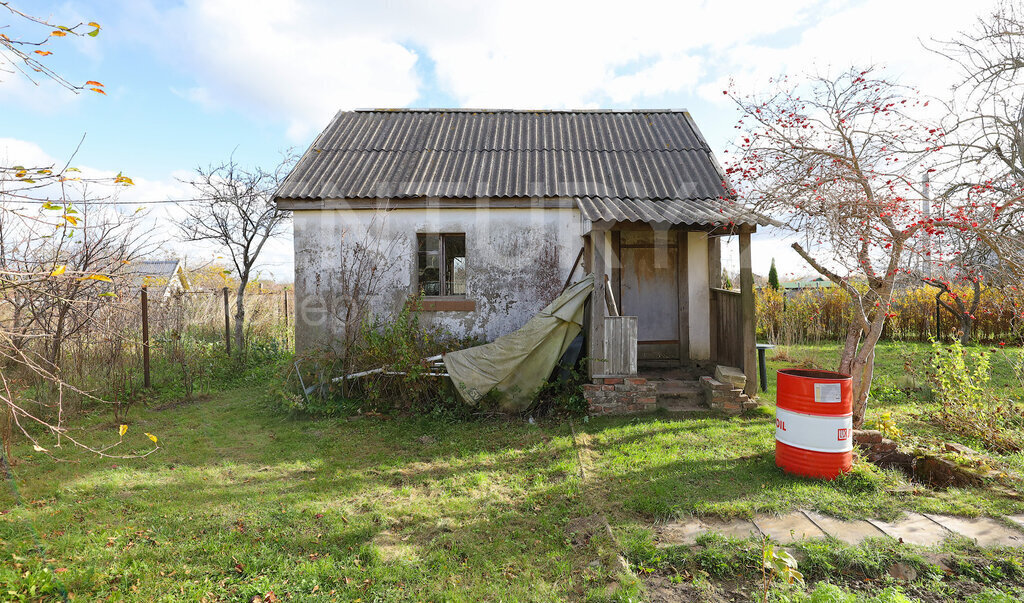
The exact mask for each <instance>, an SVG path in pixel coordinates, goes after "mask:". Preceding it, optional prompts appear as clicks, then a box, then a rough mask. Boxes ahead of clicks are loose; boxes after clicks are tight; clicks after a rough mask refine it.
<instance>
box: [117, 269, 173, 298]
mask: <svg viewBox="0 0 1024 603" xmlns="http://www.w3.org/2000/svg"><path fill="white" fill-rule="evenodd" d="M125 276H126V277H127V286H128V288H129V289H130V290H131V291H132V293H133V294H134V293H135V292H137V291H138V290H139V289H141V288H142V287H146V291H147V294H148V295H149V299H152V300H163V299H167V298H169V297H171V296H172V295H174V294H175V293H180V292H182V291H185V290H186V289H187V288H188V283H187V281H186V280H185V272H184V267H183V266H182V264H181V260H138V261H135V262H132V263H130V264H128V265H127V266H125Z"/></svg>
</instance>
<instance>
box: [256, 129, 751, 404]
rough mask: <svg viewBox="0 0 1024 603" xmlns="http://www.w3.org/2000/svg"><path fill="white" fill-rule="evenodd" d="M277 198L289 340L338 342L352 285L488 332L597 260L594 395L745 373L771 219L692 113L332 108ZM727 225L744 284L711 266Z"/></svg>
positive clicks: (393, 303) (512, 325)
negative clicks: (740, 188)
mask: <svg viewBox="0 0 1024 603" xmlns="http://www.w3.org/2000/svg"><path fill="white" fill-rule="evenodd" d="M275 200H276V203H277V206H278V207H279V208H280V209H283V210H290V211H292V212H293V214H294V222H293V223H294V245H295V299H296V321H295V338H296V345H297V347H298V348H299V349H309V348H312V347H315V346H318V345H323V344H328V345H329V344H330V343H331V342H332V341H338V340H339V339H340V338H341V337H342V333H343V331H344V329H345V325H346V315H347V314H351V307H352V305H353V304H354V303H356V302H358V303H360V304H364V305H365V306H367V307H368V311H369V312H372V313H373V314H375V315H378V316H379V315H388V314H392V313H395V312H397V311H399V310H400V309H401V308H402V306H403V304H406V303H407V301H408V300H409V299H410V297H412V296H415V295H421V296H422V297H421V303H420V306H419V312H420V314H421V320H424V321H429V322H432V323H434V324H437V325H440V326H442V327H444V328H446V329H447V330H449V331H451V332H453V333H455V334H458V335H464V336H476V337H479V338H481V339H485V340H493V339H494V338H496V337H499V336H502V335H505V334H508V333H510V332H512V331H514V330H516V329H518V328H519V327H521V326H522V325H523V324H524V323H526V322H527V320H528V319H530V317H531V316H533V315H534V314H535V313H537V312H538V311H539V310H541V309H542V308H544V307H545V306H546V305H547V304H548V303H549V302H551V301H552V300H553V299H555V298H556V297H557V296H558V295H559V292H560V291H562V290H563V289H564V288H565V287H566V286H568V285H569V284H570V283H572V282H575V281H578V280H580V279H582V278H583V277H584V276H585V275H586V274H589V273H593V274H595V275H596V278H595V281H594V282H595V285H594V291H593V293H592V294H591V300H590V303H589V306H588V309H587V311H586V317H587V323H588V324H586V325H585V327H584V333H585V335H586V338H587V340H588V342H587V346H588V347H587V348H586V350H587V352H586V353H587V355H588V356H589V358H590V372H591V374H592V375H593V377H594V379H595V383H596V384H597V386H596V389H595V388H594V387H592V388H590V389H588V392H607V391H610V389H616V388H609V387H608V386H609V385H615V386H617V388H618V389H617V391H618V390H626V391H625V393H624V395H623V396H618V399H617V400H611V401H609V403H608V404H605V405H604V406H607V410H608V411H609V412H614V411H626V410H646V409H648V407H651V408H653V403H652V402H651V401H650V399H649V398H648V397H646V396H650V395H651V394H649V393H645V392H649V391H650V389H649V388H648V387H647V386H646V385H645V379H644V376H645V375H662V376H666V375H667V376H669V377H673V376H674V377H679V378H688V379H691V380H692V379H694V378H696V377H697V376H700V375H701V374H706V375H710V374H711V373H713V372H714V371H715V365H723V366H729V367H739V368H741V369H742V373H745V374H746V375H747V379H746V384H745V388H746V390H747V392H748V393H752V392H753V390H754V386H755V385H756V384H755V383H754V381H755V379H754V375H755V366H754V362H755V361H754V357H755V346H754V303H753V300H754V297H753V294H754V288H753V282H752V275H751V270H750V235H751V233H752V232H754V231H755V229H756V228H757V226H758V225H759V224H761V225H764V224H766V223H767V221H766V220H765V219H764V218H762V217H759V216H757V215H755V214H753V213H751V212H750V211H748V210H747V209H745V208H744V207H742V206H741V205H740V204H738V203H737V201H736V199H735V198H734V197H733V196H732V195H731V194H730V192H729V190H728V187H727V186H726V184H725V175H724V174H723V172H722V170H721V168H720V167H719V165H718V163H717V162H716V160H715V158H714V156H713V155H712V152H711V149H710V147H709V146H708V144H707V142H706V141H705V140H704V138H703V136H702V135H701V133H700V131H699V130H698V128H697V126H696V124H695V123H694V121H693V118H692V117H691V116H690V114H689V113H688V112H687V111H676V110H643V111H639V110H638V111H603V110H602V111H511V110H466V109H454V110H448V109H423V110H421V109H399V110H365V111H344V112H339V113H338V114H337V115H336V116H335V117H334V119H333V121H331V123H330V124H329V125H328V126H327V128H326V129H325V130H324V131H323V132H322V133H321V134H320V135H319V136H318V137H317V138H316V140H315V141H314V142H313V144H312V145H311V146H310V147H309V149H308V150H307V151H306V153H305V154H304V155H303V156H302V158H301V159H300V161H299V162H298V164H297V165H296V166H295V168H294V169H293V171H292V172H291V174H290V175H289V176H288V177H287V178H286V179H285V181H284V182H283V183H282V185H281V187H280V188H279V190H278V191H277V193H276V197H275ZM733 235H736V236H735V238H730V239H728V240H732V241H734V240H736V239H738V242H739V254H740V268H741V269H740V285H741V291H740V292H736V291H726V290H723V289H721V282H720V280H721V276H720V275H721V274H722V270H721V243H722V241H723V238H725V237H732V236H733ZM629 316H633V317H636V318H635V319H632V320H633V322H632V323H628V322H627V323H622V322H621V321H620V320H619V319H620V318H621V317H629ZM623 325H625V327H623ZM623 338H625V341H627V342H628V341H629V340H630V339H633V340H635V345H634V346H633V348H632V349H633V350H635V356H631V354H634V352H632V351H625V352H621V353H620V350H619V349H618V346H619V345H620V343H619V342H621V341H623ZM625 345H626V347H629V344H628V343H627V344H625ZM623 355H624V356H623ZM637 371H639V376H636V375H635V373H636V372H637ZM630 375H633V378H631V379H629V380H628V382H629V383H623V382H622V381H621V378H622V377H623V376H630ZM741 377H742V375H741ZM630 383H632V384H636V385H637V387H638V389H637V391H628V390H629V389H630V385H629V384H630ZM602 386H604V387H602ZM733 391H735V389H734V390H733ZM594 395H595V401H592V405H596V406H597V407H598V410H599V411H601V410H602V409H603V408H604V406H602V404H604V403H602V402H601V401H600V400H596V398H602V397H604V398H611V397H614V396H611V394H608V395H605V394H601V395H598V394H597V393H595V394H594ZM619 402H621V403H622V404H621V405H620V404H619Z"/></svg>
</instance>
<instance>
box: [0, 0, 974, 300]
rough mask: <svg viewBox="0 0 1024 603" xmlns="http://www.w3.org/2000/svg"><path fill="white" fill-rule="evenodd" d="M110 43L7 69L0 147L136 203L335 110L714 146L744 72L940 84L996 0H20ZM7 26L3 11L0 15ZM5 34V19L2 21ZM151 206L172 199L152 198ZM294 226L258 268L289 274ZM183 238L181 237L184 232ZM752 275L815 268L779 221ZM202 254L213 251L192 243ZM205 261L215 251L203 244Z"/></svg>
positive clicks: (157, 211)
mask: <svg viewBox="0 0 1024 603" xmlns="http://www.w3.org/2000/svg"><path fill="white" fill-rule="evenodd" d="M12 4H14V5H15V6H17V7H18V8H20V9H21V10H23V11H27V12H30V13H32V14H34V15H36V16H43V17H49V18H52V19H53V20H55V21H57V22H59V23H64V24H68V25H73V24H75V23H79V22H89V21H96V22H99V23H100V24H101V25H102V32H101V34H100V35H99V36H97V37H96V38H88V37H86V38H83V39H77V40H70V39H69V40H67V41H65V40H60V41H58V42H59V43H57V44H54V45H53V46H52V47H49V48H50V50H52V51H53V52H54V54H53V55H52V56H50V57H47V60H48V61H49V63H48V64H52V66H53V67H54V68H55V69H57V70H58V71H59V72H61V73H62V74H63V75H65V76H66V77H67V78H68V79H69V80H72V81H76V82H79V81H81V82H84V81H86V80H98V81H100V82H102V83H103V84H104V85H105V87H106V91H107V95H106V96H101V95H98V94H94V93H89V92H85V93H82V94H78V95H75V94H72V93H69V92H68V91H66V90H63V89H61V88H59V87H57V86H56V85H53V84H52V83H47V82H43V83H41V84H40V85H35V84H33V83H31V82H29V81H27V80H25V79H24V78H22V77H20V76H16V75H13V74H10V73H7V72H3V71H0V158H4V159H5V160H6V161H7V162H14V163H21V164H25V165H29V164H39V163H45V162H53V161H62V160H65V159H66V158H67V157H68V156H69V155H70V154H71V153H72V152H73V151H74V150H75V148H76V146H77V145H78V143H79V140H80V139H81V138H82V136H83V134H84V135H85V141H84V143H83V144H82V147H81V150H80V151H79V153H78V155H77V157H76V158H75V164H76V165H79V166H84V167H88V168H93V169H96V170H106V171H110V172H111V173H115V172H118V171H121V172H124V173H125V174H128V175H130V176H132V177H133V178H134V179H135V181H136V183H137V184H138V185H137V186H136V187H134V188H133V189H131V190H128V191H125V192H124V193H123V194H122V200H124V201H125V202H127V203H136V202H138V201H144V200H149V201H152V200H163V199H174V198H182V197H187V196H188V189H187V187H184V186H182V185H181V184H180V183H179V182H178V180H177V179H178V178H181V177H184V176H187V174H188V172H189V171H190V170H192V169H194V168H195V167H196V166H198V165H207V164H209V163H211V162H219V161H221V160H224V159H225V158H227V157H228V156H229V155H231V154H232V153H234V156H235V158H236V159H237V160H238V161H240V162H242V163H245V164H250V165H264V166H272V165H273V164H275V163H276V161H277V160H278V159H279V157H280V153H281V152H282V150H284V149H287V148H289V147H297V148H298V149H299V150H304V149H305V148H306V147H307V146H308V145H309V144H310V142H311V141H312V139H313V137H314V136H315V135H316V134H317V133H318V132H319V131H320V129H322V128H323V127H324V126H325V125H326V124H327V122H328V120H329V119H330V117H331V116H332V115H333V114H334V113H335V112H336V111H337V110H339V109H352V108H361V107H478V108H534V109H564V108H613V109H632V108H687V109H689V110H690V111H691V112H692V114H693V115H694V117H695V119H696V120H697V123H698V124H699V125H700V127H701V129H702V130H703V132H704V134H705V135H706V136H707V138H708V139H709V143H710V144H711V146H712V148H713V149H715V150H716V151H717V152H721V151H722V150H723V149H725V148H727V147H728V146H729V144H730V141H731V138H732V136H733V132H734V130H733V126H734V125H735V119H736V113H735V110H734V109H733V108H732V107H731V106H730V105H729V104H728V99H727V98H725V97H724V96H723V95H722V90H723V89H724V88H726V87H727V86H728V83H729V81H730V80H733V81H734V82H735V83H736V86H737V88H738V89H739V90H747V91H756V89H757V87H758V86H759V85H761V84H763V82H765V81H766V80H767V78H769V77H771V76H772V75H776V74H780V73H788V74H800V73H807V72H829V71H839V70H842V69H844V68H846V67H849V66H851V65H858V66H859V65H866V64H871V63H875V64H882V65H885V66H886V67H887V68H888V71H889V74H890V76H892V77H896V78H898V79H900V80H902V81H903V82H905V83H908V84H912V85H915V86H917V87H919V88H921V90H922V91H923V92H925V93H928V94H934V95H937V96H942V95H943V94H944V93H945V91H946V90H947V89H948V87H949V85H950V84H951V83H952V81H953V79H954V74H953V73H952V72H951V70H950V68H949V65H947V64H946V63H945V62H944V61H943V60H942V59H940V58H939V57H937V56H936V55H934V54H932V53H930V52H928V51H927V50H926V49H925V48H924V47H923V43H927V42H928V41H929V40H930V39H933V38H937V39H946V38H949V37H952V36H954V35H955V34H956V33H957V32H958V31H961V30H964V29H967V28H969V27H970V26H971V25H972V23H973V22H974V20H975V19H976V18H977V17H978V16H980V15H981V13H983V12H985V10H986V9H987V7H988V6H989V4H988V3H987V2H981V3H972V2H951V1H945V0H931V1H926V0H860V1H842V0H823V1H809V0H808V1H804V0H777V1H774V2H763V1H757V2H753V1H745V0H733V1H728V2H725V1H709V2H695V1H681V0H676V1H673V2H637V1H634V2H629V3H626V2H605V1H603V0H590V1H587V2H580V3H569V2H564V3H563V2H558V1H557V0H556V1H552V0H546V1H543V2H534V1H530V0H515V1H505V0H489V1H487V2H475V3H470V2H459V1H452V0H435V1H432V2H412V1H410V2H388V1H385V2H369V1H365V0H364V1H362V2H341V1H331V0H184V1H177V2H175V1H156V0H103V1H98V0H94V1H92V2H88V1H77V0H72V1H64V2H49V1H47V0H21V1H20V2H19V1H18V0H14V1H13V2H12ZM8 22H10V18H9V16H8V15H7V14H6V13H5V14H0V25H3V24H5V23H8ZM8 31H10V30H8ZM151 211H152V212H153V213H154V215H155V216H161V215H163V214H161V212H166V211H169V210H168V209H167V208H166V206H162V205H155V206H152V210H151ZM290 246H291V243H290V240H283V241H280V242H279V243H277V244H276V245H274V246H273V247H271V248H270V249H269V250H268V251H267V253H266V257H265V258H264V266H263V269H264V274H265V275H267V276H270V277H273V278H276V279H278V280H286V281H287V280H290V279H291V276H292V275H291V250H290ZM168 249H169V250H170V251H172V252H181V251H182V250H183V248H182V247H180V246H174V245H170V246H169V247H168ZM754 251H755V254H754V256H755V266H754V270H755V272H759V273H761V274H764V273H766V272H767V270H768V263H769V262H770V261H771V258H772V257H776V258H778V262H779V268H780V272H781V273H783V274H790V273H805V272H807V270H806V268H805V267H804V266H803V265H802V263H801V262H799V261H798V259H797V258H796V257H795V255H794V254H792V252H790V251H788V250H787V249H786V246H785V244H784V243H783V242H780V241H779V240H778V239H777V238H776V235H773V234H771V233H762V234H759V235H758V236H756V241H755V249H754ZM193 253H195V254H196V255H199V256H203V257H206V258H208V257H209V255H210V254H212V253H214V252H213V251H212V250H201V251H198V252H196V251H193ZM197 259H201V258H197Z"/></svg>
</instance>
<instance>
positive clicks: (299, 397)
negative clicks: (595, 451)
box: [267, 303, 587, 418]
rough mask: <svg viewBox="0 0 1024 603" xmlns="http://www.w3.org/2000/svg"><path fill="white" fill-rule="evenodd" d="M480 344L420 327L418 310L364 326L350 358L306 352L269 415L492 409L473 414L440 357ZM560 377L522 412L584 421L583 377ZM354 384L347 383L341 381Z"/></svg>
mask: <svg viewBox="0 0 1024 603" xmlns="http://www.w3.org/2000/svg"><path fill="white" fill-rule="evenodd" d="M479 344H480V341H478V340H477V339H475V338H472V337H457V336H455V335H453V334H452V333H450V332H448V331H446V330H445V329H443V328H441V327H438V326H434V325H426V324H423V323H421V322H420V319H419V315H418V313H417V311H416V304H415V303H410V304H408V305H406V306H405V307H403V308H402V310H401V311H400V312H399V313H398V314H397V315H395V316H393V317H390V318H384V317H381V316H375V317H373V318H372V319H370V320H368V321H366V322H365V323H364V324H363V325H362V327H361V330H360V335H359V337H358V339H357V340H356V341H355V343H354V344H353V345H352V346H351V348H350V352H349V355H348V357H347V358H346V357H343V356H341V355H339V354H338V353H337V352H335V351H334V350H332V349H329V348H325V349H319V350H316V351H312V352H307V353H304V354H303V355H302V356H301V357H300V358H298V359H297V361H296V363H295V366H292V367H289V369H288V370H287V374H286V376H285V379H283V380H282V381H283V385H282V386H281V387H276V388H274V389H273V390H272V391H270V392H269V395H268V397H267V401H268V402H269V404H270V405H271V407H272V408H274V409H276V410H277V411H281V412H285V413H286V414H297V415H306V416H320V417H329V416H344V415H352V414H358V413H415V414H418V415H435V416H438V415H440V416H443V417H446V418H466V417H469V416H472V415H475V414H480V413H484V414H486V413H489V412H491V410H492V407H491V405H490V404H489V403H488V399H487V398H486V397H485V398H484V399H483V400H482V401H481V402H480V403H479V404H478V405H477V406H476V407H471V406H469V405H467V404H466V403H465V402H464V401H463V400H462V399H461V398H460V397H459V396H458V393H457V392H456V391H455V388H454V386H453V385H452V383H451V380H450V379H449V378H448V377H447V376H446V375H445V368H444V365H443V364H442V362H441V360H440V358H439V356H440V355H441V354H444V353H447V352H450V351H454V350H461V349H465V348H469V347H473V346H475V345H479ZM562 372H563V373H565V374H564V375H563V377H564V378H561V379H557V380H554V381H552V382H550V383H547V384H545V385H544V386H543V387H541V389H540V390H539V391H538V393H537V396H536V402H535V403H534V404H533V405H532V406H531V407H530V409H529V410H528V411H526V413H528V414H530V415H532V416H542V415H551V414H562V413H568V414H574V415H575V414H581V413H585V412H586V408H587V404H586V400H585V399H584V398H583V389H582V383H583V382H584V381H585V380H586V375H585V373H584V372H582V371H581V370H579V369H578V367H566V368H565V370H564V371H562ZM347 375H348V376H352V377H351V378H345V377H346V376H347Z"/></svg>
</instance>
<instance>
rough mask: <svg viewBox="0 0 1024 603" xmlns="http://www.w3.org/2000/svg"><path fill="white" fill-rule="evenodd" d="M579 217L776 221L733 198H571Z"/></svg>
mask: <svg viewBox="0 0 1024 603" xmlns="http://www.w3.org/2000/svg"><path fill="white" fill-rule="evenodd" d="M575 200H576V205H577V207H579V209H580V213H582V214H583V217H584V218H586V219H588V220H590V221H591V222H604V223H608V222H643V223H650V224H670V225H672V226H700V227H707V226H712V227H719V226H753V227H757V226H769V225H775V224H776V222H775V221H774V220H772V219H771V218H768V217H766V216H762V215H760V214H758V213H756V212H753V211H751V210H750V209H748V208H746V207H744V206H743V205H742V204H741V203H739V202H738V201H736V200H735V199H728V198H715V199H637V198H624V197H597V196H581V197H575Z"/></svg>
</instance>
